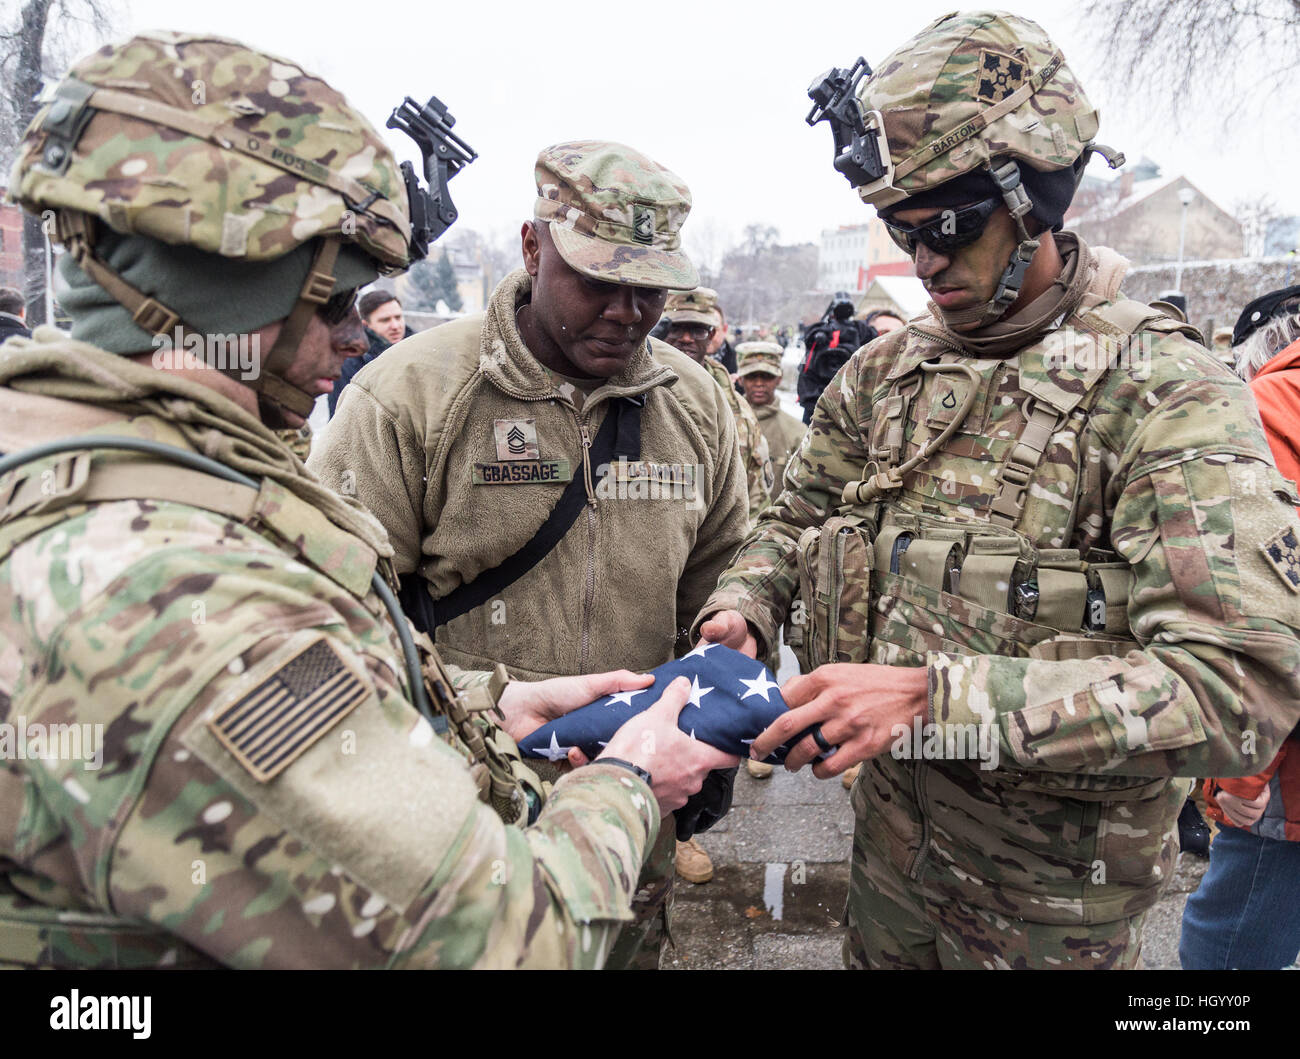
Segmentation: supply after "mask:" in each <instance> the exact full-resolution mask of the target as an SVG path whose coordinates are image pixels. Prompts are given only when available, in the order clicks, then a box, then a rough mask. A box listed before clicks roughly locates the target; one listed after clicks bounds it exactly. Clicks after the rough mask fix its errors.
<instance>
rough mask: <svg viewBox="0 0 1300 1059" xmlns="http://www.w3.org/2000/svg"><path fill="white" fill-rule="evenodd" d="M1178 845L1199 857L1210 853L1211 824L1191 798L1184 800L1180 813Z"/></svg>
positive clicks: (1186, 851) (1185, 851)
mask: <svg viewBox="0 0 1300 1059" xmlns="http://www.w3.org/2000/svg"><path fill="white" fill-rule="evenodd" d="M1178 846H1179V848H1180V849H1181V850H1182V851H1183V852H1184V853H1192V854H1195V855H1196V856H1198V857H1208V856H1209V855H1210V825H1209V824H1207V823H1206V822H1205V818H1204V817H1202V816H1201V811H1200V810H1199V809H1197V808H1196V803H1195V802H1194V801H1192V800H1191V799H1190V798H1188V799H1187V801H1185V802H1183V809H1182V812H1180V813H1179V814H1178Z"/></svg>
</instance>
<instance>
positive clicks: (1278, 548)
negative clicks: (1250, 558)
mask: <svg viewBox="0 0 1300 1059" xmlns="http://www.w3.org/2000/svg"><path fill="white" fill-rule="evenodd" d="M1260 547H1261V548H1262V549H1263V551H1264V558H1265V559H1267V560H1268V561H1269V565H1270V566H1272V567H1273V569H1274V570H1276V571H1277V575H1278V577H1280V578H1281V579H1282V583H1283V584H1284V585H1286V587H1287V588H1289V589H1290V590H1291V591H1292V592H1297V593H1300V540H1297V539H1296V532H1295V530H1293V529H1291V528H1289V527H1288V528H1287V529H1284V530H1281V531H1280V532H1278V533H1276V534H1274V535H1273V536H1272V537H1270V538H1269V539H1268V540H1266V541H1265V542H1264V543H1263V544H1261V545H1260Z"/></svg>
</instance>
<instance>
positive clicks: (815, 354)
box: [796, 318, 876, 423]
mask: <svg viewBox="0 0 1300 1059" xmlns="http://www.w3.org/2000/svg"><path fill="white" fill-rule="evenodd" d="M875 337H876V329H875V328H874V327H872V326H871V325H870V324H867V323H863V322H862V321H861V320H852V319H850V320H843V321H841V320H836V319H834V318H831V319H829V320H820V321H818V322H817V323H815V324H813V325H812V327H810V328H808V330H807V331H806V332H805V333H804V339H803V340H804V347H805V348H806V349H807V351H808V352H807V353H806V355H805V356H804V358H803V364H802V365H800V367H799V378H798V380H797V383H796V393H797V394H798V397H799V403H800V404H801V405H803V407H804V422H805V423H807V422H808V421H809V420H810V419H811V418H812V409H813V406H814V405H815V404H816V403H817V399H818V398H819V397H821V395H822V391H823V390H824V389H826V385H827V384H828V383H829V382H830V381H831V379H833V378H835V373H836V372H837V371H839V370H840V368H842V367H844V364H845V362H846V361H847V360H848V359H849V357H851V356H852V355H853V352H854V350H856V349H857V348H858V347H859V346H864V345H866V344H867V343H868V342H870V341H871V340H872V339H873V338H875Z"/></svg>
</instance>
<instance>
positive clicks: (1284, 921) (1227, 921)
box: [1178, 827, 1300, 971]
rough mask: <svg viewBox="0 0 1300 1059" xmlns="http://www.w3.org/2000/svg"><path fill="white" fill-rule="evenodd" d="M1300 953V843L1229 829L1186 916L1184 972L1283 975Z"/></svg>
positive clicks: (1217, 845) (1180, 953)
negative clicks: (1269, 972)
mask: <svg viewBox="0 0 1300 1059" xmlns="http://www.w3.org/2000/svg"><path fill="white" fill-rule="evenodd" d="M1297 953H1300V842H1279V841H1278V840H1276V839H1272V838H1259V837H1257V836H1255V835H1252V834H1251V833H1250V832H1248V831H1243V830H1242V829H1241V828H1239V827H1225V828H1223V829H1222V830H1221V831H1220V832H1219V833H1218V835H1216V836H1215V839H1214V843H1213V844H1212V845H1211V846H1210V867H1209V869H1208V870H1207V871H1206V873H1205V877H1204V878H1203V879H1202V880H1201V885H1200V887H1199V888H1198V889H1197V890H1196V892H1195V893H1194V894H1192V896H1191V897H1189V898H1188V899H1187V907H1186V908H1185V909H1184V910H1183V934H1182V938H1181V940H1180V942H1179V945H1178V958H1179V961H1180V962H1181V963H1182V965H1183V970H1184V971H1223V970H1234V969H1242V970H1278V969H1280V968H1282V967H1287V966H1289V965H1290V964H1292V963H1294V962H1295V960H1296V955H1297Z"/></svg>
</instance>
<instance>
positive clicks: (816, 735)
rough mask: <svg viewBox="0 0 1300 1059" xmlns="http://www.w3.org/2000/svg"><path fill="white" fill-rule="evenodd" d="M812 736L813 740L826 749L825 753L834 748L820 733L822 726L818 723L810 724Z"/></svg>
mask: <svg viewBox="0 0 1300 1059" xmlns="http://www.w3.org/2000/svg"><path fill="white" fill-rule="evenodd" d="M812 737H813V742H814V743H816V744H817V745H818V746H819V747H821V748H822V749H823V750H824V751H826V753H828V754H829V753H830V752H831V751H832V750H834V749H835V748H834V747H833V746H831V744H830V743H828V742H826V737H825V736H824V735H822V726H821V725H820V724H814V725H813V726H812Z"/></svg>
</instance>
